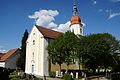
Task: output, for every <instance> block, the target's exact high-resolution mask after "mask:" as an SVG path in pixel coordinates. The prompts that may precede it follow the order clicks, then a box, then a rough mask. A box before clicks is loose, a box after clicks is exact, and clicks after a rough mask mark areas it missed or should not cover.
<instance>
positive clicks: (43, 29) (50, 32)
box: [36, 26, 63, 39]
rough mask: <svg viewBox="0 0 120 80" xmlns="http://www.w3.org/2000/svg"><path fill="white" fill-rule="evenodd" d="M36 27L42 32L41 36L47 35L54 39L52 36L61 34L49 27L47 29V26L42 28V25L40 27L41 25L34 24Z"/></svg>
mask: <svg viewBox="0 0 120 80" xmlns="http://www.w3.org/2000/svg"><path fill="white" fill-rule="evenodd" d="M36 27H37V29H38V30H39V31H40V32H41V33H42V34H43V36H44V37H47V38H52V39H54V38H56V37H58V36H59V35H61V34H63V33H61V32H57V31H54V30H50V29H47V28H44V27H41V26H36Z"/></svg>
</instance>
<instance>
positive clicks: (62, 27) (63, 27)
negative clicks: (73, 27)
mask: <svg viewBox="0 0 120 80" xmlns="http://www.w3.org/2000/svg"><path fill="white" fill-rule="evenodd" d="M70 24H71V23H70V21H68V22H66V23H65V24H60V25H59V26H58V27H57V28H54V29H53V30H55V31H60V32H66V31H68V30H69V29H70Z"/></svg>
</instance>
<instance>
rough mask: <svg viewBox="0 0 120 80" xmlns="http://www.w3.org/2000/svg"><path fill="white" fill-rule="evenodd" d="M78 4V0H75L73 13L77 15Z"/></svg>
mask: <svg viewBox="0 0 120 80" xmlns="http://www.w3.org/2000/svg"><path fill="white" fill-rule="evenodd" d="M77 12H78V10H77V5H76V0H74V5H73V15H77Z"/></svg>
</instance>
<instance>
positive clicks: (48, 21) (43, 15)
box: [28, 10, 59, 29]
mask: <svg viewBox="0 0 120 80" xmlns="http://www.w3.org/2000/svg"><path fill="white" fill-rule="evenodd" d="M58 14H59V12H58V11H57V10H39V11H36V12H35V13H34V14H33V15H31V16H28V17H29V18H30V19H35V21H36V22H35V23H36V24H37V25H39V26H43V27H46V28H49V29H51V28H53V27H57V24H55V23H54V21H55V18H54V17H55V16H57V15H58Z"/></svg>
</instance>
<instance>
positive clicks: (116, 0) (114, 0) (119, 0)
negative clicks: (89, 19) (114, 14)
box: [110, 0, 120, 3]
mask: <svg viewBox="0 0 120 80" xmlns="http://www.w3.org/2000/svg"><path fill="white" fill-rule="evenodd" d="M110 1H112V2H115V3H116V2H120V0H110Z"/></svg>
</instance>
